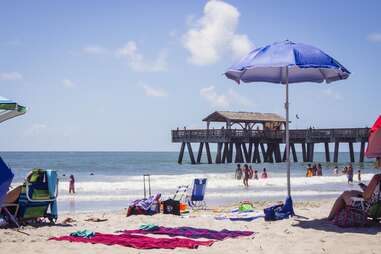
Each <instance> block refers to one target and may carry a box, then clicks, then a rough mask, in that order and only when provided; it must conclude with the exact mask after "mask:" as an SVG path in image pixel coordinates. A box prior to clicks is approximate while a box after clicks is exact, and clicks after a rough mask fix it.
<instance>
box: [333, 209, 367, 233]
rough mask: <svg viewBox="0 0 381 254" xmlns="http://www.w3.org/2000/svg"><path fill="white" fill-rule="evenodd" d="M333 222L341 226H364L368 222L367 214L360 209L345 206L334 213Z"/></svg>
mask: <svg viewBox="0 0 381 254" xmlns="http://www.w3.org/2000/svg"><path fill="white" fill-rule="evenodd" d="M333 223H334V224H335V225H336V226H339V227H343V228H349V227H364V226H366V225H367V224H368V216H367V214H366V213H365V212H364V211H362V210H359V209H356V208H354V207H351V206H347V207H345V208H344V209H342V210H341V211H339V212H338V213H337V214H336V215H335V218H334V219H333Z"/></svg>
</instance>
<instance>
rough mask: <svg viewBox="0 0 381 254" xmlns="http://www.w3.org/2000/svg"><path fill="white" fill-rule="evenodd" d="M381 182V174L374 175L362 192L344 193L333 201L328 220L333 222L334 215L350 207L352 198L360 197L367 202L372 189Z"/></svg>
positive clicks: (351, 191) (370, 196)
mask: <svg viewBox="0 0 381 254" xmlns="http://www.w3.org/2000/svg"><path fill="white" fill-rule="evenodd" d="M380 182H381V174H377V175H374V176H373V177H372V179H371V180H370V182H369V184H368V186H366V187H365V188H363V189H364V191H363V192H361V191H357V190H350V191H344V192H343V193H342V194H341V195H340V196H339V197H338V198H337V199H336V201H335V203H334V204H333V207H332V209H331V212H330V213H329V215H328V219H329V220H333V219H334V218H335V215H336V214H337V213H338V212H340V211H341V209H344V208H345V207H346V206H349V205H351V203H352V200H351V198H352V197H360V198H364V200H365V201H368V200H370V199H371V198H372V195H373V193H374V189H375V188H376V187H377V185H378V184H379V183H380Z"/></svg>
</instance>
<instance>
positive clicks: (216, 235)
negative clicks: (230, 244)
mask: <svg viewBox="0 0 381 254" xmlns="http://www.w3.org/2000/svg"><path fill="white" fill-rule="evenodd" d="M123 232H124V233H126V234H155V235H168V236H182V237H187V238H206V239H212V240H224V239H226V238H236V237H241V236H251V235H253V234H254V232H252V231H231V230H227V229H223V230H221V231H217V230H210V229H202V228H192V227H177V228H167V227H159V229H154V230H139V229H138V230H125V231H123Z"/></svg>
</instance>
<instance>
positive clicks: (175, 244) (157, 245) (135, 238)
mask: <svg viewBox="0 0 381 254" xmlns="http://www.w3.org/2000/svg"><path fill="white" fill-rule="evenodd" d="M49 240H55V241H70V242H81V243H92V244H105V245H121V246H125V247H132V248H135V249H175V248H188V249H196V248H198V246H210V245H212V244H213V243H214V241H212V240H208V241H198V240H192V239H184V238H154V237H148V236H144V235H135V234H124V233H123V234H102V233H98V232H97V233H95V236H94V237H91V238H83V237H77V236H60V237H52V238H50V239H49Z"/></svg>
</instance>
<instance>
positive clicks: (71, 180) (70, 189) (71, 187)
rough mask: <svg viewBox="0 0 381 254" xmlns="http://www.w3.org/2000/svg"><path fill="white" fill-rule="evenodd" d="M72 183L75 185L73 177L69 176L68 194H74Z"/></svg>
mask: <svg viewBox="0 0 381 254" xmlns="http://www.w3.org/2000/svg"><path fill="white" fill-rule="evenodd" d="M74 183H75V179H74V176H73V175H70V177H69V194H71V193H73V194H75V186H74Z"/></svg>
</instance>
